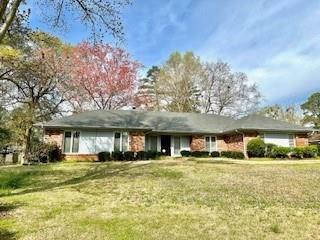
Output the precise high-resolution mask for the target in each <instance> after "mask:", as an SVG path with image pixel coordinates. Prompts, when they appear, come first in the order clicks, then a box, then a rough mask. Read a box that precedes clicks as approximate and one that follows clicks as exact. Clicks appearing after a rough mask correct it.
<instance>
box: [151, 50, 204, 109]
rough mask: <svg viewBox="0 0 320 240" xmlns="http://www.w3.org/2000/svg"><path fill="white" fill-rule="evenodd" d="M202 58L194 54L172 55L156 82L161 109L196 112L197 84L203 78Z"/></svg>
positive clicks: (161, 69)
mask: <svg viewBox="0 0 320 240" xmlns="http://www.w3.org/2000/svg"><path fill="white" fill-rule="evenodd" d="M202 74H203V70H202V65H201V62H200V58H199V57H197V56H195V55H194V54H193V53H192V52H186V53H179V52H175V53H173V54H171V56H170V57H169V59H168V60H167V61H166V63H165V64H164V65H163V66H161V67H160V71H159V74H158V75H157V78H156V81H155V90H156V92H157V95H158V96H159V105H160V108H163V109H165V110H167V111H172V112H196V111H197V110H198V104H199V99H198V98H199V94H198V90H197V83H198V82H199V79H200V78H201V77H202V76H203V75H202Z"/></svg>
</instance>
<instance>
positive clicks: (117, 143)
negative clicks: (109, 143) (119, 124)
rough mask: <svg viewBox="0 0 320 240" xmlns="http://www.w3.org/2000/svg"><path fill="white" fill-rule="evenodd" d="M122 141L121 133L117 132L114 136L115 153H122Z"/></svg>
mask: <svg viewBox="0 0 320 240" xmlns="http://www.w3.org/2000/svg"><path fill="white" fill-rule="evenodd" d="M120 139H121V133H119V132H116V133H115V134H114V151H120V148H121V146H120Z"/></svg>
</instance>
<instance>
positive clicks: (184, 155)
mask: <svg viewBox="0 0 320 240" xmlns="http://www.w3.org/2000/svg"><path fill="white" fill-rule="evenodd" d="M180 154H181V156H182V157H189V156H190V151H187V150H182V151H181V152H180Z"/></svg>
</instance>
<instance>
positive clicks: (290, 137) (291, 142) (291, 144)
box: [289, 134, 294, 147]
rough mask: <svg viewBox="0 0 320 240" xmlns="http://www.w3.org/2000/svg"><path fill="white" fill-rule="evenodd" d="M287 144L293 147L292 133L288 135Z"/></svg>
mask: <svg viewBox="0 0 320 240" xmlns="http://www.w3.org/2000/svg"><path fill="white" fill-rule="evenodd" d="M289 146H290V147H294V136H293V135H292V134H290V135H289Z"/></svg>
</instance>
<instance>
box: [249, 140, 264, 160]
mask: <svg viewBox="0 0 320 240" xmlns="http://www.w3.org/2000/svg"><path fill="white" fill-rule="evenodd" d="M265 152H266V144H265V143H264V141H263V140H261V139H260V138H256V139H252V140H250V141H249V142H248V144H247V153H248V156H249V157H264V156H265Z"/></svg>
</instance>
